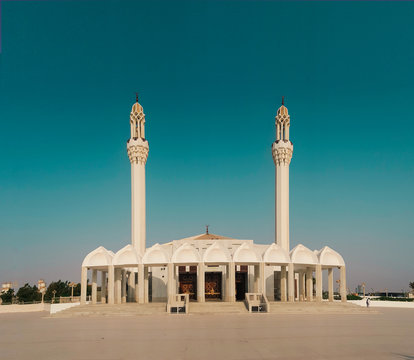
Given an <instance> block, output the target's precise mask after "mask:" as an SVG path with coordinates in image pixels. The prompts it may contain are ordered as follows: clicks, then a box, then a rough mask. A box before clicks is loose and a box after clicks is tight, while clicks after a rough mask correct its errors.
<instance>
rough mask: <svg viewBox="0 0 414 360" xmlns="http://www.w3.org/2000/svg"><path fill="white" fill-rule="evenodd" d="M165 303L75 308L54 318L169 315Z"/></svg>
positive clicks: (63, 311)
mask: <svg viewBox="0 0 414 360" xmlns="http://www.w3.org/2000/svg"><path fill="white" fill-rule="evenodd" d="M166 306H167V305H166V304H165V303H149V304H137V303H127V304H119V305H108V304H96V305H91V304H88V305H81V306H74V307H71V308H69V309H67V310H62V311H59V312H58V313H56V314H53V315H52V317H56V318H68V317H78V316H97V317H101V316H139V315H155V314H157V315H158V314H159V315H161V314H167V308H166Z"/></svg>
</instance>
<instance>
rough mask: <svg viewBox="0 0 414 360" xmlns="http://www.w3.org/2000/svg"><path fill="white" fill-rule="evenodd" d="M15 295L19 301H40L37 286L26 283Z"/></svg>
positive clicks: (40, 297) (40, 296)
mask: <svg viewBox="0 0 414 360" xmlns="http://www.w3.org/2000/svg"><path fill="white" fill-rule="evenodd" d="M16 296H17V298H18V300H19V301H23V302H32V301H40V300H41V299H42V295H41V294H40V293H39V291H38V289H37V286H36V285H34V286H30V285H29V284H27V283H26V284H25V285H24V286H22V287H21V288H20V289H19V290H18V291H17V293H16Z"/></svg>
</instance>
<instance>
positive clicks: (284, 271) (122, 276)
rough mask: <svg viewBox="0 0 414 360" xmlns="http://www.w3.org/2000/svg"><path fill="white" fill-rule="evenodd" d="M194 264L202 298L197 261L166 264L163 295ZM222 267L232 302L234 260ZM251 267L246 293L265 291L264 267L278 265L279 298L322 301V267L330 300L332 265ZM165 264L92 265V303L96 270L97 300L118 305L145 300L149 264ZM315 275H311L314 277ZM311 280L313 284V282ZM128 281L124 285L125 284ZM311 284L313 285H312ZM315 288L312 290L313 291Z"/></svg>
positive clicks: (202, 298)
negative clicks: (181, 269)
mask: <svg viewBox="0 0 414 360" xmlns="http://www.w3.org/2000/svg"><path fill="white" fill-rule="evenodd" d="M184 265H186V266H194V265H196V266H197V301H198V302H204V301H205V272H206V271H205V270H206V266H207V264H205V263H203V262H200V263H198V264H173V263H169V264H167V266H166V267H167V269H168V275H167V276H168V279H167V296H168V297H170V296H174V295H175V294H177V293H178V292H179V280H178V277H177V275H178V274H177V268H178V266H184ZM220 265H224V266H225V273H224V276H223V281H224V297H223V300H224V301H226V302H234V301H236V265H241V264H235V263H234V262H230V263H226V264H220ZM247 265H249V266H251V267H252V268H253V269H254V272H253V274H251V275H253V288H250V287H248V290H249V291H248V292H255V293H263V294H266V277H265V267H266V266H269V265H270V266H279V267H280V301H282V302H287V301H288V302H294V301H317V302H320V301H322V287H323V270H327V272H328V301H333V300H334V277H333V270H334V267H324V268H322V265H321V264H316V265H311V266H303V265H300V266H297V269H296V270H295V264H293V263H289V264H287V265H286V264H284V265H277V264H265V263H264V262H261V263H257V264H247ZM154 266H163V267H165V265H154V264H151V265H144V264H138V266H137V265H135V267H134V268H133V269H131V268H132V267H131V268H129V267H128V268H123V267H114V266H112V265H111V266H108V267H107V268H104V269H102V268H92V269H91V273H92V276H91V281H92V284H91V285H92V297H91V298H92V301H91V302H92V304H96V303H97V302H98V296H97V293H98V292H97V289H98V271H99V272H100V273H101V276H100V280H101V299H100V302H101V303H108V304H122V303H126V302H137V303H140V304H143V303H148V302H149V298H150V294H149V267H154ZM338 268H339V269H340V279H339V280H338V282H339V293H340V295H341V299H342V301H346V270H345V266H340V267H338ZM87 274H88V268H87V267H82V279H81V303H83V304H84V303H86V288H87V281H88V280H87ZM222 274H223V273H222ZM314 274H315V276H314ZM314 281H315V284H314ZM127 284H128V286H127ZM314 285H315V286H314ZM314 290H315V291H314Z"/></svg>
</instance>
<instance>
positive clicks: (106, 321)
mask: <svg viewBox="0 0 414 360" xmlns="http://www.w3.org/2000/svg"><path fill="white" fill-rule="evenodd" d="M0 349H1V350H0V359H29V358H30V359H99V360H106V359H167V358H168V359H209V360H210V359H254V360H256V359H414V311H413V310H412V309H385V308H384V309H375V310H372V311H371V309H370V311H368V312H366V313H355V314H349V313H347V314H321V313H318V314H283V313H282V314H280V313H278V314H208V315H206V314H191V315H166V314H163V315H141V316H109V317H72V318H59V317H57V318H54V317H50V316H49V314H48V313H45V312H40V313H24V314H22V313H20V314H19V313H16V314H0Z"/></svg>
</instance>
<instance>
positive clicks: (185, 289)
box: [178, 266, 197, 300]
mask: <svg viewBox="0 0 414 360" xmlns="http://www.w3.org/2000/svg"><path fill="white" fill-rule="evenodd" d="M186 268H189V269H188V270H189V271H186ZM178 271H179V276H178V281H179V289H180V294H188V295H189V298H190V300H197V266H190V267H186V266H180V267H179V268H178Z"/></svg>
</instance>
